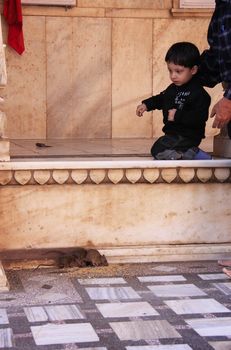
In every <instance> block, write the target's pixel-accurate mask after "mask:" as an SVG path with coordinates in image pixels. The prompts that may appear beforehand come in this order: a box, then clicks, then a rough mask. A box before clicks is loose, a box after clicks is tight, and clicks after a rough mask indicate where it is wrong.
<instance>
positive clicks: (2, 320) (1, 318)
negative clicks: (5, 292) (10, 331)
mask: <svg viewBox="0 0 231 350" xmlns="http://www.w3.org/2000/svg"><path fill="white" fill-rule="evenodd" d="M8 323H9V320H8V317H7V313H6V309H0V325H1V324H8Z"/></svg>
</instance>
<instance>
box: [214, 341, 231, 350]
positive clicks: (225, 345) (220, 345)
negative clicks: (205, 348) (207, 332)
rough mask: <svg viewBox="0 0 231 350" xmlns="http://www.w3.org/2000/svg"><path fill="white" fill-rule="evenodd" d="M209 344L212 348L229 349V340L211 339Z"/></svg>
mask: <svg viewBox="0 0 231 350" xmlns="http://www.w3.org/2000/svg"><path fill="white" fill-rule="evenodd" d="M209 344H210V345H211V346H212V348H213V349H214V350H230V349H231V341H211V342H209Z"/></svg>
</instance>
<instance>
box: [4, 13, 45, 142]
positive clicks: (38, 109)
mask: <svg viewBox="0 0 231 350" xmlns="http://www.w3.org/2000/svg"><path fill="white" fill-rule="evenodd" d="M23 28H24V39H25V47H26V50H25V52H24V53H23V56H20V55H18V54H17V53H16V52H15V51H14V50H13V49H11V48H9V47H7V48H6V60H7V67H8V68H7V72H8V83H7V86H6V88H5V89H4V91H3V97H6V115H7V135H8V137H10V138H12V137H16V138H33V137H35V135H37V137H41V138H44V137H45V135H46V69H45V67H46V50H45V18H44V17H33V16H32V17H30V16H29V17H25V18H24V22H23ZM4 35H6V29H5V30H4ZM5 40H6V39H5Z"/></svg>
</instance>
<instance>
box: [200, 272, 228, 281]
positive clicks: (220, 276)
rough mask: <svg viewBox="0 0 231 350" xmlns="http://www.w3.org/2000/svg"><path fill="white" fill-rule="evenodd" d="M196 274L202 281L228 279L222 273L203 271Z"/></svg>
mask: <svg viewBox="0 0 231 350" xmlns="http://www.w3.org/2000/svg"><path fill="white" fill-rule="evenodd" d="M198 276H199V277H200V278H201V279H202V280H204V281H209V280H225V279H229V277H228V276H227V275H226V274H224V273H203V274H198Z"/></svg>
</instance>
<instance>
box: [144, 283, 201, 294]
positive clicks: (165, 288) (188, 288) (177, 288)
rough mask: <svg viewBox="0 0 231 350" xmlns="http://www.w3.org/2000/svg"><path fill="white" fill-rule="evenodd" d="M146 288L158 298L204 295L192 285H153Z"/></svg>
mask: <svg viewBox="0 0 231 350" xmlns="http://www.w3.org/2000/svg"><path fill="white" fill-rule="evenodd" d="M148 288H149V289H150V290H151V291H152V292H153V293H154V294H155V295H156V296H158V297H192V296H202V295H206V293H205V292H203V291H202V290H201V289H199V288H198V287H196V286H195V285H194V284H175V285H171V284H168V285H154V286H148Z"/></svg>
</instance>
